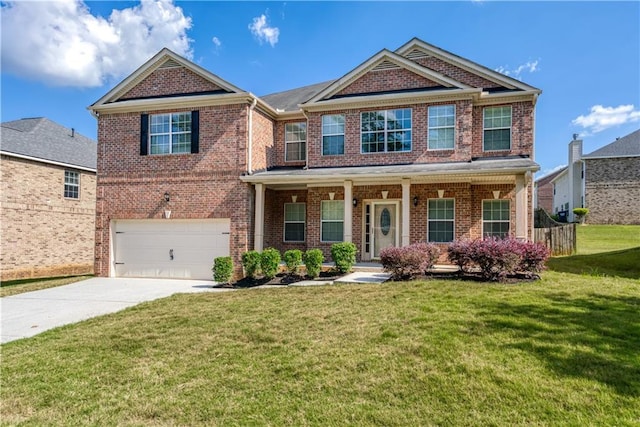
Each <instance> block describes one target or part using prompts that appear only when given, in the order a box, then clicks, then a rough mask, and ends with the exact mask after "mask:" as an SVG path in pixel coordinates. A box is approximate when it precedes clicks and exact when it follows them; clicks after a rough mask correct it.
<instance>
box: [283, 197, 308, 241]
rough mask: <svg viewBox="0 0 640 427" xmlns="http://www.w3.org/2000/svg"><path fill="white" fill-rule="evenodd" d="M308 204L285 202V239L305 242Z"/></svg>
mask: <svg viewBox="0 0 640 427" xmlns="http://www.w3.org/2000/svg"><path fill="white" fill-rule="evenodd" d="M305 218H306V205H305V204H304V203H285V204H284V241H285V242H304V230H305Z"/></svg>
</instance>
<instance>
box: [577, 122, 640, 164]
mask: <svg viewBox="0 0 640 427" xmlns="http://www.w3.org/2000/svg"><path fill="white" fill-rule="evenodd" d="M630 156H640V129H638V130H637V131H635V132H631V133H630V134H629V135H627V136H623V137H622V138H619V139H617V140H615V141H613V142H612V143H611V144H608V145H605V146H604V147H602V148H599V149H597V150H596V151H594V152H592V153H589V154H587V155H585V156H583V158H585V159H588V158H596V157H630Z"/></svg>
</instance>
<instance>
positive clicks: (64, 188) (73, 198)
mask: <svg viewBox="0 0 640 427" xmlns="http://www.w3.org/2000/svg"><path fill="white" fill-rule="evenodd" d="M67 173H69V174H75V175H76V177H77V180H78V182H77V183H67ZM81 176H82V174H81V173H80V172H78V171H72V170H66V169H65V171H64V185H63V187H62V195H63V197H64V198H65V199H67V200H80V177H81ZM67 185H68V186H69V187H76V188H77V191H78V197H69V196H67Z"/></svg>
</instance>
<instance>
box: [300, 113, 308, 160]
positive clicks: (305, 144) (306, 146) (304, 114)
mask: <svg viewBox="0 0 640 427" xmlns="http://www.w3.org/2000/svg"><path fill="white" fill-rule="evenodd" d="M300 111H302V115H303V116H304V118H305V119H307V141H306V142H305V143H304V167H303V168H302V169H303V170H307V169H309V116H307V113H305V112H304V109H302V108H301V109H300Z"/></svg>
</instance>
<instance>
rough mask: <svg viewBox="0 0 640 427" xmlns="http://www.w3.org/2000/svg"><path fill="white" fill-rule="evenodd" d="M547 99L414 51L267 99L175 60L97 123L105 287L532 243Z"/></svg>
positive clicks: (137, 83)
mask: <svg viewBox="0 0 640 427" xmlns="http://www.w3.org/2000/svg"><path fill="white" fill-rule="evenodd" d="M539 94H540V90H539V89H536V88H534V87H531V86H529V85H527V84H524V83H522V82H520V81H518V80H514V79H511V78H509V77H506V76H504V75H502V74H499V73H497V72H495V71H492V70H490V69H488V68H485V67H483V66H480V65H478V64H476V63H473V62H471V61H469V60H467V59H464V58H461V57H459V56H456V55H454V54H452V53H449V52H447V51H444V50H442V49H440V48H437V47H435V46H432V45H430V44H427V43H425V42H423V41H421V40H418V39H413V40H411V41H409V42H408V43H407V44H405V45H404V46H402V47H400V48H399V49H397V50H396V51H393V52H392V51H389V50H386V49H385V50H382V51H380V52H379V53H377V54H376V55H374V56H373V57H371V58H369V59H368V60H366V61H365V62H364V63H362V64H361V65H360V66H358V67H357V68H355V69H354V70H352V71H350V72H348V73H347V74H345V75H344V76H343V77H341V78H339V79H337V80H333V81H328V82H325V83H320V84H317V85H313V86H308V87H304V88H300V89H294V90H291V91H287V92H282V93H277V94H272V95H268V96H264V97H257V96H255V95H253V94H252V93H250V92H246V91H243V90H241V89H239V88H237V87H236V86H234V85H233V84H231V83H229V82H226V81H224V80H222V79H220V78H219V77H217V76H216V75H214V74H212V73H210V72H209V71H207V70H204V69H203V68H201V67H199V66H198V65H196V64H193V63H191V62H189V61H187V60H185V59H183V58H181V57H179V56H178V55H176V54H174V53H172V52H171V51H169V50H167V49H164V50H162V51H161V52H159V53H158V54H157V55H156V56H155V57H153V58H152V59H151V60H149V61H148V62H147V63H146V64H144V65H143V66H142V67H140V68H139V69H138V70H137V71H135V72H134V73H133V74H132V75H131V76H129V77H128V78H126V79H125V80H124V81H123V82H121V83H120V84H119V85H117V86H116V87H115V88H114V89H113V90H111V91H110V92H109V93H107V94H106V95H105V96H104V97H103V98H101V99H100V100H98V101H97V102H96V103H95V104H93V105H92V106H91V107H90V109H91V110H92V111H93V112H94V114H95V115H96V116H97V118H98V145H99V150H98V152H99V160H98V195H97V197H98V202H97V219H96V273H97V274H100V275H112V276H113V275H136V276H169V277H194V278H196V277H197V278H208V277H210V271H209V270H210V267H211V264H212V260H213V257H214V256H219V255H223V254H231V255H232V256H233V257H234V260H235V261H236V263H237V264H239V261H240V256H241V255H242V253H243V252H245V251H247V250H250V249H257V250H261V249H262V248H265V247H269V246H271V247H275V248H278V249H280V250H281V251H284V250H287V249H290V248H299V249H303V250H304V249H308V248H320V249H322V250H323V251H324V252H325V254H326V255H327V256H329V248H330V246H331V244H332V243H334V242H339V241H351V242H353V243H355V244H356V246H357V247H358V258H359V259H360V260H372V259H376V258H377V257H378V256H379V252H380V249H382V248H384V247H386V246H390V245H392V246H401V245H407V244H410V243H414V242H422V241H430V242H436V243H441V244H443V245H444V244H446V243H447V242H450V241H452V240H453V239H459V238H472V239H473V238H478V237H481V236H483V235H496V236H506V235H513V236H515V237H517V238H520V239H529V238H530V237H531V233H532V221H531V217H532V209H531V204H532V182H531V181H532V180H531V176H532V173H533V172H535V171H537V170H538V169H539V167H538V165H537V164H536V163H535V162H534V160H533V144H534V109H535V104H536V100H537V97H538V95H539Z"/></svg>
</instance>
